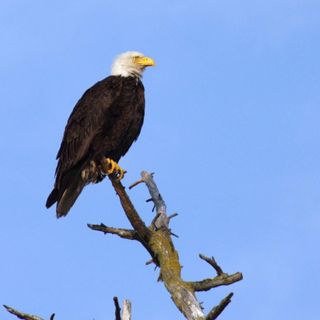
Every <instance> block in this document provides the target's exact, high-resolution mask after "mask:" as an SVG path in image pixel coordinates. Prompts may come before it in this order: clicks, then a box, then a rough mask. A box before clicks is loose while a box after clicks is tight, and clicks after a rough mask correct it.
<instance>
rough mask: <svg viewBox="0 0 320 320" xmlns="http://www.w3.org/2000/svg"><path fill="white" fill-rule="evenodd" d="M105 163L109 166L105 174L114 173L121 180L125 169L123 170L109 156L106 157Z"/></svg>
mask: <svg viewBox="0 0 320 320" xmlns="http://www.w3.org/2000/svg"><path fill="white" fill-rule="evenodd" d="M105 161H106V164H107V165H109V166H111V167H110V168H109V169H108V170H107V171H106V174H107V175H111V174H115V175H116V177H117V179H118V180H121V179H122V178H123V177H124V174H125V173H126V171H125V170H123V169H122V168H121V167H120V166H119V165H118V164H117V163H116V162H115V161H113V160H112V159H110V158H107V159H106V160H105Z"/></svg>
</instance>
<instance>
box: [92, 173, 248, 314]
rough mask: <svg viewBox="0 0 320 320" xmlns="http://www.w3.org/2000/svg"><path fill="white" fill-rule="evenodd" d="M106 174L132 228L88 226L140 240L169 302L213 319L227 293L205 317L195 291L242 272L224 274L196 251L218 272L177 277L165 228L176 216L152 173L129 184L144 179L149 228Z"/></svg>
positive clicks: (236, 277) (234, 278)
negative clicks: (149, 209) (150, 215)
mask: <svg viewBox="0 0 320 320" xmlns="http://www.w3.org/2000/svg"><path fill="white" fill-rule="evenodd" d="M109 178H110V180H111V182H112V185H113V187H114V189H115V190H116V192H117V194H118V196H119V199H120V202H121V204H122V207H123V209H124V211H125V213H126V215H127V217H128V219H129V221H130V223H131V225H132V227H133V228H134V231H133V230H127V229H116V228H112V232H108V231H110V227H106V228H107V229H106V228H105V226H104V225H103V227H102V228H101V225H100V226H98V227H96V226H95V225H89V226H90V227H91V228H92V229H95V230H99V231H103V232H104V231H107V233H113V234H117V235H119V236H122V238H126V239H129V240H138V241H140V242H141V243H142V244H143V245H144V247H145V248H146V249H147V250H148V252H149V253H150V255H151V257H152V260H151V262H154V263H155V264H156V266H158V267H160V275H159V280H160V281H163V283H164V285H165V287H166V289H167V290H168V292H169V293H170V295H171V298H172V300H173V302H174V303H175V305H176V306H177V308H178V309H179V310H180V311H181V312H182V314H183V315H184V316H185V317H186V318H187V319H189V320H205V319H208V320H211V319H215V318H214V317H217V316H218V315H219V314H220V313H221V312H222V311H223V309H224V308H225V307H226V306H227V304H228V303H229V302H230V299H231V296H230V297H229V296H228V297H227V298H228V299H227V298H225V299H224V300H222V301H221V302H220V304H219V305H218V306H217V307H215V308H213V309H212V311H211V312H210V313H209V314H208V316H207V317H206V316H205V315H204V313H203V310H202V307H201V305H200V303H199V302H198V300H197V298H196V296H195V292H196V291H206V290H210V289H212V288H214V287H217V286H220V285H228V284H231V283H234V282H236V281H239V280H241V279H242V274H241V273H239V272H238V273H235V274H233V275H228V274H226V273H224V272H223V271H222V269H221V267H220V266H218V264H217V263H216V261H215V260H214V258H208V257H206V256H204V255H200V258H201V259H203V260H204V261H206V262H207V263H209V264H210V265H211V266H212V267H213V268H214V269H215V270H216V272H217V274H218V276H217V277H215V278H212V279H205V280H202V281H194V282H191V281H184V280H183V279H182V277H181V268H182V267H181V264H180V261H179V255H178V252H177V251H176V249H175V247H174V244H173V242H172V239H171V235H173V233H172V232H171V230H170V229H169V222H170V219H171V218H172V217H174V216H176V214H173V215H171V216H170V217H168V216H167V213H166V209H167V207H166V204H165V201H164V200H163V198H162V196H161V194H160V192H159V190H158V187H157V185H156V183H155V182H154V179H153V174H150V173H148V172H146V171H143V172H142V173H141V179H140V180H138V181H137V182H136V183H134V184H133V185H132V186H131V188H132V187H134V186H137V185H138V184H141V183H142V182H144V183H145V184H146V186H147V188H148V190H149V193H150V195H151V201H152V202H153V203H154V206H155V209H156V214H155V218H154V219H153V220H152V223H151V225H150V227H149V228H147V227H146V225H145V223H144V222H143V220H142V219H141V217H140V216H139V214H138V213H137V212H136V210H135V209H134V207H133V204H132V202H131V201H130V199H129V196H128V195H127V193H126V191H125V189H124V187H123V186H122V184H121V182H120V181H118V180H117V179H115V178H114V177H109ZM93 226H94V227H93ZM133 232H135V233H133ZM123 235H125V236H123ZM151 262H150V263H151ZM208 317H209V318H208Z"/></svg>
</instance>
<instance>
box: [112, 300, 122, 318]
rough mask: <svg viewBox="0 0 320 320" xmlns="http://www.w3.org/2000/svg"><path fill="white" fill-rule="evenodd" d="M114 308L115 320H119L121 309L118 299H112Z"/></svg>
mask: <svg viewBox="0 0 320 320" xmlns="http://www.w3.org/2000/svg"><path fill="white" fill-rule="evenodd" d="M113 302H114V306H115V308H116V310H115V320H121V308H120V305H119V300H118V297H113Z"/></svg>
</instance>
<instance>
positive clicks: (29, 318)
mask: <svg viewBox="0 0 320 320" xmlns="http://www.w3.org/2000/svg"><path fill="white" fill-rule="evenodd" d="M3 306H4V307H5V308H6V309H7V311H8V312H10V313H11V314H13V315H15V316H16V317H17V318H19V319H24V320H44V319H43V318H40V317H38V316H35V315H31V314H27V313H24V312H20V311H18V310H16V309H13V308H11V307H9V306H6V305H3ZM53 319H54V313H53V314H52V315H51V317H50V320H53Z"/></svg>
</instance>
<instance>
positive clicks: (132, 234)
mask: <svg viewBox="0 0 320 320" xmlns="http://www.w3.org/2000/svg"><path fill="white" fill-rule="evenodd" d="M88 227H89V228H90V229H92V230H95V231H101V232H103V233H104V234H107V233H110V234H115V235H118V236H119V237H121V238H123V239H128V240H139V237H138V234H137V232H136V231H134V230H129V229H122V228H113V227H108V226H106V225H104V224H103V223H101V224H88Z"/></svg>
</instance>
